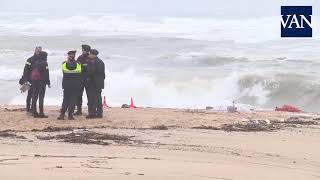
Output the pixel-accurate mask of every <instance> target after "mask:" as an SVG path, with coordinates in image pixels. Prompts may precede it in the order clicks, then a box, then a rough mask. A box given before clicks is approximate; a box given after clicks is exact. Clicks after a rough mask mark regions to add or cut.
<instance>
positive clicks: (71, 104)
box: [19, 45, 105, 120]
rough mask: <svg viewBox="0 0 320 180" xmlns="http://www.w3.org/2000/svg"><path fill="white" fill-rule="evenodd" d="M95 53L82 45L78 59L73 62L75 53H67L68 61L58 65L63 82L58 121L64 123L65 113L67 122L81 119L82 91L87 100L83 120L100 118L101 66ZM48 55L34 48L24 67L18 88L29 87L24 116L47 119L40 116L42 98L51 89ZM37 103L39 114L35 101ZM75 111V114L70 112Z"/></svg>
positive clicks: (101, 112) (103, 72) (96, 52)
mask: <svg viewBox="0 0 320 180" xmlns="http://www.w3.org/2000/svg"><path fill="white" fill-rule="evenodd" d="M98 54H99V52H98V50H96V49H91V47H90V46H89V45H82V55H80V56H79V57H78V59H77V60H76V59H75V57H76V51H75V50H72V51H69V52H68V59H67V60H66V61H64V62H63V63H62V65H61V69H62V73H63V79H62V89H63V102H62V106H61V110H60V115H59V117H58V118H57V119H58V120H64V118H65V114H66V112H68V119H69V120H74V116H80V115H82V102H83V101H82V97H83V93H84V90H85V91H86V94H87V99H88V104H87V105H88V115H87V117H86V118H87V119H94V118H103V107H102V95H101V93H102V89H104V80H105V65H104V62H103V61H102V60H101V59H99V58H98ZM47 57H48V53H46V52H45V51H43V50H42V47H36V49H35V53H34V55H33V56H32V57H30V58H29V59H28V60H27V62H26V64H25V67H24V71H23V75H22V78H21V79H20V81H19V84H20V85H24V84H25V83H29V84H31V88H30V89H29V90H28V96H27V100H26V109H27V113H28V115H32V116H33V117H34V118H48V116H47V115H45V114H44V107H43V105H44V97H45V92H46V87H47V86H48V87H49V88H50V87H51V84H50V78H49V68H48V60H47ZM38 99H39V113H38V111H37V101H38ZM75 110H76V112H74V111H75Z"/></svg>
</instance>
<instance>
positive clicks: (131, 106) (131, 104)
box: [130, 97, 137, 108]
mask: <svg viewBox="0 0 320 180" xmlns="http://www.w3.org/2000/svg"><path fill="white" fill-rule="evenodd" d="M130 108H137V106H135V105H134V103H133V98H132V97H131V103H130Z"/></svg>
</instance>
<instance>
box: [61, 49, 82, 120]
mask: <svg viewBox="0 0 320 180" xmlns="http://www.w3.org/2000/svg"><path fill="white" fill-rule="evenodd" d="M75 55H76V51H69V52H68V60H67V61H65V62H64V63H63V64H62V73H63V79H62V89H63V102H62V107H61V111H60V116H59V117H58V120H64V116H65V113H66V112H67V111H68V119H69V120H74V117H73V113H74V109H75V105H76V103H77V99H78V97H79V93H80V90H81V83H82V79H81V64H79V63H77V61H76V60H75Z"/></svg>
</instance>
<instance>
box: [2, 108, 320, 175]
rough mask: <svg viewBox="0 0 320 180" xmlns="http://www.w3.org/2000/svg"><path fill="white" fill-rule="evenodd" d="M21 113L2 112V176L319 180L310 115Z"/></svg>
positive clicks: (317, 144) (317, 133) (317, 135)
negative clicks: (61, 117) (66, 116)
mask: <svg viewBox="0 0 320 180" xmlns="http://www.w3.org/2000/svg"><path fill="white" fill-rule="evenodd" d="M5 108H7V109H5ZM19 108H21V107H19V106H2V107H0V177H1V179H6V180H11V179H15V180H16V179H34V180H40V179H41V180H43V179H57V178H59V179H61V180H64V179H89V178H91V179H106V178H112V179H119V180H121V179H150V178H153V179H164V178H165V179H169V180H171V179H172V180H176V179H197V180H198V179H222V180H229V179H232V180H238V179H240V180H242V179H243V180H256V179H262V180H267V179H268V180H269V179H290V180H291V179H293V180H300V179H301V180H305V179H308V180H313V179H320V151H319V149H320V126H319V124H320V119H319V118H320V115H318V114H315V113H283V112H271V111H251V112H239V113H233V114H230V113H226V112H222V111H205V110H187V109H156V108H144V109H140V108H139V109H120V108H111V109H107V110H106V112H105V114H106V116H105V117H104V119H97V120H86V119H85V118H84V117H79V118H77V120H75V121H68V120H66V121H57V120H56V117H57V116H58V111H59V110H58V109H59V108H58V107H53V106H52V107H49V108H47V109H46V110H47V112H48V115H49V116H50V118H49V119H33V118H30V117H27V116H26V115H25V112H23V111H20V110H19ZM252 123H254V124H252ZM240 125H241V126H240ZM226 127H227V128H226Z"/></svg>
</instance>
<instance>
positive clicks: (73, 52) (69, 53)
mask: <svg viewBox="0 0 320 180" xmlns="http://www.w3.org/2000/svg"><path fill="white" fill-rule="evenodd" d="M76 53H77V51H75V50H74V51H69V52H68V55H71V54H76Z"/></svg>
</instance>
